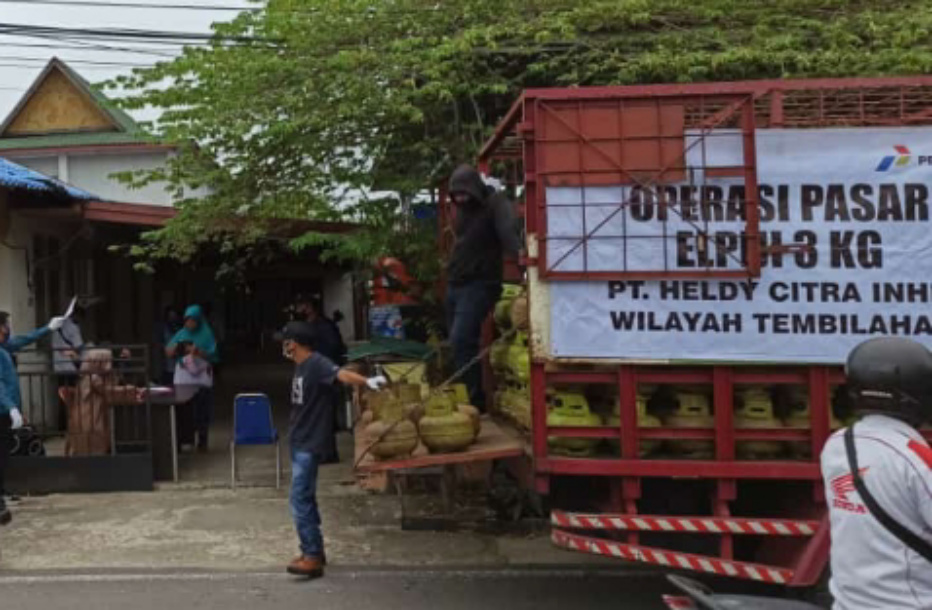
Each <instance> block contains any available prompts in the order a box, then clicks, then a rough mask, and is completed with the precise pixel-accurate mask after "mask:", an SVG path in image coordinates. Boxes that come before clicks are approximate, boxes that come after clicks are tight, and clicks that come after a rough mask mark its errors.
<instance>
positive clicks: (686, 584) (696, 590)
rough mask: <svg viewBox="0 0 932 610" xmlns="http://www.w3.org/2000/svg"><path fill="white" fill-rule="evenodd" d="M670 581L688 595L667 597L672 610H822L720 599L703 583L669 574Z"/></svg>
mask: <svg viewBox="0 0 932 610" xmlns="http://www.w3.org/2000/svg"><path fill="white" fill-rule="evenodd" d="M667 580H668V581H670V583H672V584H673V585H674V586H675V587H676V588H678V589H679V590H680V591H682V592H683V593H685V594H686V596H682V595H664V596H663V601H664V603H665V604H666V605H667V608H669V609H670V610H752V609H753V610H822V608H821V606H816V605H813V604H809V603H806V602H800V601H794V600H788V599H779V598H776V597H760V596H756V595H717V594H715V593H713V592H712V590H711V589H709V588H708V587H706V586H705V585H703V584H702V583H699V582H696V581H695V580H691V579H689V578H684V577H682V576H677V575H674V574H668V575H667Z"/></svg>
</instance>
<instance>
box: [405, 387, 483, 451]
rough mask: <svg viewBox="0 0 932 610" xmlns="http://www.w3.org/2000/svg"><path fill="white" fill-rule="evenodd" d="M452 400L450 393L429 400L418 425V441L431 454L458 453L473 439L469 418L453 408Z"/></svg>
mask: <svg viewBox="0 0 932 610" xmlns="http://www.w3.org/2000/svg"><path fill="white" fill-rule="evenodd" d="M454 396H455V393H454V392H451V393H440V394H434V395H433V396H431V397H430V398H429V399H428V400H427V405H426V410H425V413H424V416H423V417H422V418H421V419H420V421H419V422H418V432H420V434H421V441H423V443H424V445H425V446H426V447H427V449H428V450H429V451H430V452H431V453H454V452H457V451H462V450H463V449H466V448H467V447H469V445H471V444H472V442H473V441H474V440H475V438H476V428H475V427H474V422H473V420H472V418H470V416H469V415H468V414H466V413H464V412H461V411H459V410H458V409H457V408H456V404H455V402H454V398H453V397H454Z"/></svg>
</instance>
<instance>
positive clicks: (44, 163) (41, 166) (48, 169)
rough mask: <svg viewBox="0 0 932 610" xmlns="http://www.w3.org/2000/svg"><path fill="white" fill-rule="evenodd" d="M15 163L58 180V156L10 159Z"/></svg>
mask: <svg viewBox="0 0 932 610" xmlns="http://www.w3.org/2000/svg"><path fill="white" fill-rule="evenodd" d="M10 160H11V161H13V162H14V163H19V164H20V165H23V166H25V167H28V168H29V169H34V170H36V171H37V172H39V173H42V174H45V175H46V176H51V177H52V178H58V163H59V161H58V155H51V156H47V157H29V158H22V159H17V158H15V157H11V158H10Z"/></svg>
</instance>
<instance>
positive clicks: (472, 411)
mask: <svg viewBox="0 0 932 610" xmlns="http://www.w3.org/2000/svg"><path fill="white" fill-rule="evenodd" d="M461 385H462V384H456V385H451V386H447V387H446V388H444V390H443V391H444V393H445V394H446V396H447V400H449V401H450V402H451V403H453V406H454V408H455V409H456V410H457V411H459V412H460V413H462V414H464V415H467V416H469V421H471V422H472V427H473V440H475V439H476V438H478V437H479V431H480V430H481V429H482V420H481V417H480V414H479V409H477V408H476V407H474V406H472V405H471V404H469V396H468V395H467V391H466V386H465V385H462V387H460V386H461Z"/></svg>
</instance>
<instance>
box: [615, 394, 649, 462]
mask: <svg viewBox="0 0 932 610" xmlns="http://www.w3.org/2000/svg"><path fill="white" fill-rule="evenodd" d="M648 396H649V395H648V394H642V393H640V392H638V395H637V403H636V404H637V418H638V428H660V427H661V426H662V423H661V421H660V418H658V417H655V416H653V415H651V414H650V413H648V412H647V399H648ZM608 425H609V426H615V427H619V426H621V404H620V403H618V402H616V403H615V406H614V407H613V409H612V414H611V415H609V416H608ZM610 445H611V446H612V448H613V449H614V451H615V452H616V453H617V452H619V450H620V446H619V443H618V441H610ZM659 447H660V441H659V440H653V439H647V440H642V441H641V442H640V443H639V444H638V455H639V456H640V457H645V456H647V455H650V454H651V453H653V452H654V451H656V450H657V449H658V448H659Z"/></svg>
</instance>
